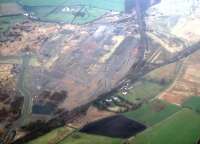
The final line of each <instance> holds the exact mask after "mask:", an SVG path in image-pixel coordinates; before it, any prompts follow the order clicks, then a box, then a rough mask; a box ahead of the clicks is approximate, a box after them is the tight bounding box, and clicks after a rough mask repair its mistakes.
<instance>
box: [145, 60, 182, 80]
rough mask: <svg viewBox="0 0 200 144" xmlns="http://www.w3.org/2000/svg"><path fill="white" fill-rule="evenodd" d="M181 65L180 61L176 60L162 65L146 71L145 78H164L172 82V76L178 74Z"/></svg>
mask: <svg viewBox="0 0 200 144" xmlns="http://www.w3.org/2000/svg"><path fill="white" fill-rule="evenodd" d="M181 66H182V62H176V63H172V64H169V65H166V66H163V67H161V68H158V69H156V70H153V71H152V72H150V73H148V74H147V75H146V76H145V79H147V80H153V81H162V80H165V81H166V82H172V81H173V80H174V78H175V77H176V75H177V74H178V72H179V70H180V68H181Z"/></svg>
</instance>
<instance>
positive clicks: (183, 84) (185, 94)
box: [159, 51, 200, 105]
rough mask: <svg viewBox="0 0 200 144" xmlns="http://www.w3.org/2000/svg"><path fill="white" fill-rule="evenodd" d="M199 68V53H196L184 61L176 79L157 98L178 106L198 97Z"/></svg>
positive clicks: (199, 86)
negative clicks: (190, 98) (192, 97)
mask: <svg viewBox="0 0 200 144" xmlns="http://www.w3.org/2000/svg"><path fill="white" fill-rule="evenodd" d="M199 68H200V51H197V52H195V53H194V54H192V55H190V56H189V57H188V58H186V59H185V60H184V62H183V66H182V68H181V71H180V73H179V74H178V76H177V79H175V81H174V83H173V84H172V85H171V87H170V88H169V89H167V91H165V92H164V93H162V94H161V95H160V96H159V98H160V99H163V100H166V101H167V102H170V103H173V104H177V105H180V104H182V103H183V102H184V101H185V100H186V99H188V98H189V97H191V96H198V95H200V75H199Z"/></svg>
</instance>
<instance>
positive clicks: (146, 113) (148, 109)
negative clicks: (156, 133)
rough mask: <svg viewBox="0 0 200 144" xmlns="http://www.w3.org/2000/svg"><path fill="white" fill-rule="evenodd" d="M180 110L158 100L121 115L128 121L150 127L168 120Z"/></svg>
mask: <svg viewBox="0 0 200 144" xmlns="http://www.w3.org/2000/svg"><path fill="white" fill-rule="evenodd" d="M180 109H181V108H180V107H178V106H176V105H173V104H169V103H166V102H164V101H160V100H154V101H152V102H150V103H148V104H144V105H142V106H141V107H140V108H139V109H137V110H135V111H130V112H126V113H124V114H123V115H124V116H126V117H128V118H130V119H134V120H137V121H139V122H141V123H144V124H146V125H148V126H152V125H154V124H157V123H158V122H160V121H162V120H164V119H166V118H168V117H169V116H171V115H172V114H174V113H175V112H177V111H179V110H180Z"/></svg>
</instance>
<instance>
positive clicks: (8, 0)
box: [0, 0, 16, 3]
mask: <svg viewBox="0 0 200 144" xmlns="http://www.w3.org/2000/svg"><path fill="white" fill-rule="evenodd" d="M10 2H16V0H0V3H10Z"/></svg>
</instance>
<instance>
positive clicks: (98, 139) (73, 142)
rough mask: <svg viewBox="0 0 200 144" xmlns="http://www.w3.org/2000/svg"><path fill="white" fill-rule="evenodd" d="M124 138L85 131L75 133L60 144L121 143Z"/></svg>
mask: <svg viewBox="0 0 200 144" xmlns="http://www.w3.org/2000/svg"><path fill="white" fill-rule="evenodd" d="M121 143H122V140H121V139H117V138H110V137H104V136H97V135H89V134H84V133H73V134H72V135H71V136H70V137H67V138H66V139H64V140H63V141H61V142H59V143H58V144H121Z"/></svg>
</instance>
